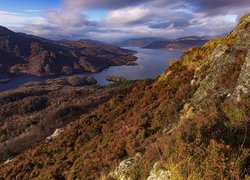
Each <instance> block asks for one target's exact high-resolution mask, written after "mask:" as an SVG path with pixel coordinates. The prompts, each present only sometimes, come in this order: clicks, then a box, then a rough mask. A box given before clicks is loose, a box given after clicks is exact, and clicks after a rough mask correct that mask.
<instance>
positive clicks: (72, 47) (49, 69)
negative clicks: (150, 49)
mask: <svg viewBox="0 0 250 180" xmlns="http://www.w3.org/2000/svg"><path fill="white" fill-rule="evenodd" d="M133 54H134V52H133V51H129V50H125V49H121V48H118V47H115V46H111V45H105V44H100V43H95V42H91V41H85V40H80V41H59V42H58V41H52V40H47V39H44V38H40V37H36V36H32V35H26V34H23V33H14V32H12V31H10V30H9V29H7V28H4V27H0V72H11V73H26V74H32V75H35V76H51V75H56V74H57V75H58V74H72V73H79V72H97V71H101V70H103V69H105V68H107V67H109V66H115V65H123V64H127V63H129V62H130V61H134V60H136V58H135V57H134V56H133Z"/></svg>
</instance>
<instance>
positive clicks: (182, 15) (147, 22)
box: [0, 0, 250, 42]
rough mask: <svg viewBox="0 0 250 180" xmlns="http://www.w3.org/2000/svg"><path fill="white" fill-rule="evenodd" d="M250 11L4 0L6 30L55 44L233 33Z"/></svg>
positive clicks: (156, 1) (206, 0) (239, 6)
mask: <svg viewBox="0 0 250 180" xmlns="http://www.w3.org/2000/svg"><path fill="white" fill-rule="evenodd" d="M247 12H250V0H41V1H38V0H37V1H35V0H0V25H2V26H6V27H8V28H10V29H12V30H14V31H19V32H25V33H28V34H33V35H38V36H43V37H47V38H52V39H61V38H63V39H65V38H67V39H81V38H90V39H95V40H100V41H106V42H114V41H119V40H121V39H128V38H134V37H163V38H167V39H173V38H177V37H183V36H193V35H195V36H216V35H222V34H225V33H228V32H229V31H230V30H232V28H233V27H234V26H235V25H236V23H237V21H238V19H239V17H240V16H242V15H243V14H245V13H247Z"/></svg>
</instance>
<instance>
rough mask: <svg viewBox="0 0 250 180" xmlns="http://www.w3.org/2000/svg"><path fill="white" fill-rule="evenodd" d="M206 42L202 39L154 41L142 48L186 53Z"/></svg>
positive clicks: (192, 37)
mask: <svg viewBox="0 0 250 180" xmlns="http://www.w3.org/2000/svg"><path fill="white" fill-rule="evenodd" d="M207 41H208V39H207V38H204V37H196V36H190V37H183V38H179V39H176V40H161V41H154V42H152V43H151V44H149V45H147V46H144V47H143V48H148V49H165V50H170V51H171V50H173V51H175V50H177V51H186V50H188V49H189V48H191V47H193V46H202V45H204V44H205V43H206V42H207Z"/></svg>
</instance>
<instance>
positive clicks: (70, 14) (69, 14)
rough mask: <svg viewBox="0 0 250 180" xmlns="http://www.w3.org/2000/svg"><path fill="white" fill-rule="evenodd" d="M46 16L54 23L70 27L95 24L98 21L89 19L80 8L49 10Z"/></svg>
mask: <svg viewBox="0 0 250 180" xmlns="http://www.w3.org/2000/svg"><path fill="white" fill-rule="evenodd" d="M45 17H46V18H47V19H48V21H49V22H50V23H52V24H56V25H62V26H68V27H82V26H84V25H87V26H94V25H96V22H93V21H88V20H87V19H86V16H85V15H84V14H82V13H81V11H80V10H79V9H73V10H72V11H68V10H64V9H63V10H55V9H51V10H49V11H47V13H46V14H45Z"/></svg>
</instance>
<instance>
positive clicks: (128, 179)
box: [109, 154, 141, 180]
mask: <svg viewBox="0 0 250 180" xmlns="http://www.w3.org/2000/svg"><path fill="white" fill-rule="evenodd" d="M140 158H141V155H140V154H137V155H136V156H135V157H132V158H129V159H126V160H124V161H122V162H121V163H120V164H119V166H118V167H117V168H116V169H115V170H114V172H111V173H110V174H109V176H110V177H111V178H112V179H117V180H138V179H140V168H139V165H140Z"/></svg>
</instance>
